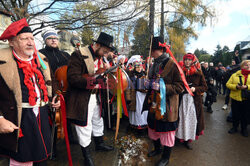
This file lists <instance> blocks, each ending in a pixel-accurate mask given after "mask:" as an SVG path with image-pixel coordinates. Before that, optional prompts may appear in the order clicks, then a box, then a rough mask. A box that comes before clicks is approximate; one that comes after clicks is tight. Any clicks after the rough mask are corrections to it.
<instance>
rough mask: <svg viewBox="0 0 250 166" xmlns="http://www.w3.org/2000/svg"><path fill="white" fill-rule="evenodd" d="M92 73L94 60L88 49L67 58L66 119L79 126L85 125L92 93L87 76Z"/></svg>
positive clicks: (85, 48) (82, 49)
mask: <svg viewBox="0 0 250 166" xmlns="http://www.w3.org/2000/svg"><path fill="white" fill-rule="evenodd" d="M86 64H87V65H86ZM93 73H94V60H93V57H92V54H91V51H90V50H89V47H88V46H86V47H84V48H80V51H79V50H77V51H75V52H73V53H72V55H71V56H70V58H69V62H68V70H67V80H68V89H67V94H66V107H67V118H68V119H69V120H70V121H71V122H72V123H74V124H77V125H80V126H86V125H87V117H88V104H89V99H90V95H91V91H92V90H91V89H90V88H89V84H90V82H89V81H88V79H87V78H88V77H87V75H88V74H93Z"/></svg>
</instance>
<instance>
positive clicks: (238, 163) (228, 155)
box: [0, 96, 250, 166]
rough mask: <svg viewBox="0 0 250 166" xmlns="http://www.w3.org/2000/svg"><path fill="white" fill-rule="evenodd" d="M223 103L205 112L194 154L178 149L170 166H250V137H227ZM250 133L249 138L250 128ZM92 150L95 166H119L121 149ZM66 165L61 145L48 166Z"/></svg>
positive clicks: (76, 156) (78, 162) (148, 165)
mask: <svg viewBox="0 0 250 166" xmlns="http://www.w3.org/2000/svg"><path fill="white" fill-rule="evenodd" d="M223 100H224V97H223V96H218V102H217V103H215V104H214V105H213V109H214V112H213V113H212V114H210V113H207V112H205V123H206V129H205V135H204V136H201V137H200V138H199V140H197V141H194V142H193V143H192V147H193V150H187V149H186V148H184V146H183V145H181V144H178V145H176V146H175V147H174V148H173V151H172V155H171V158H170V163H169V166H250V136H249V137H248V138H246V137H243V136H241V134H240V133H236V134H234V135H230V134H228V133H227V131H228V130H229V129H230V128H231V123H228V122H226V116H227V114H228V111H223V110H221V106H222V105H223V104H224V101H223ZM205 110H206V109H205ZM127 125H128V123H127V120H123V121H122V122H121V129H120V133H119V137H122V136H125V135H127V134H128V133H127V129H126V128H127ZM248 132H249V134H250V127H249V126H248ZM130 134H131V132H130ZM132 134H133V133H132ZM106 136H107V138H106V142H107V143H108V144H112V143H113V139H114V132H112V131H106ZM139 139H142V140H144V141H146V142H147V143H148V146H149V148H151V147H152V144H151V141H150V140H148V138H147V137H140V138H139ZM92 149H93V150H92V154H93V158H94V160H95V164H96V166H117V162H118V149H116V150H115V151H112V152H108V153H103V152H95V151H94V147H93V145H92ZM71 152H72V157H73V165H74V166H82V165H83V158H82V154H81V150H80V147H79V145H71ZM159 157H160V156H159ZM159 157H155V158H146V162H144V163H142V164H133V165H135V166H136V165H138V166H139V165H145V166H153V165H154V164H155V162H156V161H157V160H158V159H159ZM0 165H1V166H5V165H6V166H7V165H8V162H7V160H1V161H0ZM67 165H68V164H67V155H66V147H65V144H64V142H63V141H59V142H58V156H57V159H56V160H55V161H49V162H48V166H67ZM130 165H131V164H130Z"/></svg>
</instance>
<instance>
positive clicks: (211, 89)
mask: <svg viewBox="0 0 250 166" xmlns="http://www.w3.org/2000/svg"><path fill="white" fill-rule="evenodd" d="M207 86H208V90H207V105H206V106H207V112H209V113H213V110H212V104H213V103H214V102H216V101H217V100H216V96H217V90H216V87H215V86H214V80H213V78H212V77H209V79H208V81H207Z"/></svg>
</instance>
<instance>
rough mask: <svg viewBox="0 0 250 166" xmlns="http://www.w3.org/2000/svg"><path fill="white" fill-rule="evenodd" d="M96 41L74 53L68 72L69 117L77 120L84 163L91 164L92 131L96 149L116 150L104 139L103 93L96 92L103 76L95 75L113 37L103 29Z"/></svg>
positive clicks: (75, 121) (74, 120)
mask: <svg viewBox="0 0 250 166" xmlns="http://www.w3.org/2000/svg"><path fill="white" fill-rule="evenodd" d="M94 42H95V43H94V44H92V45H90V46H86V47H83V48H79V50H76V51H75V52H73V53H72V55H71V57H70V59H69V63H68V72H67V80H68V84H69V85H68V90H67V95H66V103H67V104H66V105H67V118H68V119H69V120H71V122H72V123H74V124H75V128H76V132H77V135H78V140H79V144H80V146H81V149H82V153H83V157H84V158H85V164H86V165H88V166H93V165H94V162H93V160H92V157H91V154H90V143H91V136H92V135H93V137H94V141H95V145H96V146H95V147H96V148H95V150H100V151H110V150H113V147H111V146H107V145H105V144H104V141H103V134H104V133H103V131H104V125H103V118H102V117H101V114H102V109H101V108H100V105H101V104H100V102H101V101H100V94H99V93H98V94H97V92H98V91H99V90H98V89H99V88H101V86H102V85H103V81H104V80H103V79H102V77H100V76H99V77H97V78H95V77H93V76H94V75H95V73H96V72H97V70H98V69H101V68H104V67H105V65H104V63H103V59H102V57H103V56H104V55H105V54H108V53H109V52H110V49H111V48H112V43H113V37H112V36H110V35H108V34H106V33H104V32H101V34H100V35H99V37H98V39H97V40H96V41H94Z"/></svg>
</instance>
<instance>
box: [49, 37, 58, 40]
mask: <svg viewBox="0 0 250 166" xmlns="http://www.w3.org/2000/svg"><path fill="white" fill-rule="evenodd" d="M47 39H49V40H58V38H56V37H48V38H47Z"/></svg>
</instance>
